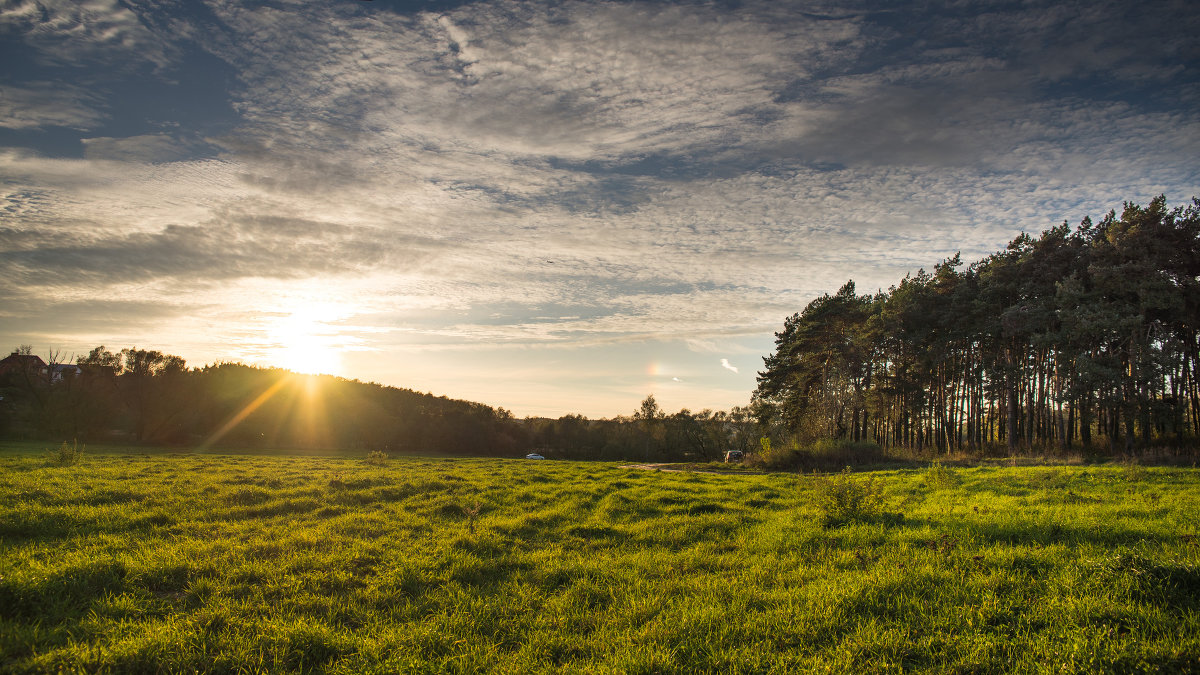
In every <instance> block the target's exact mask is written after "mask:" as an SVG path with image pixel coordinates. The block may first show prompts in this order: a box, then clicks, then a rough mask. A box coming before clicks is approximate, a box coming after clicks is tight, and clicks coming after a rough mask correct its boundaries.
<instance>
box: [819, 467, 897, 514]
mask: <svg viewBox="0 0 1200 675" xmlns="http://www.w3.org/2000/svg"><path fill="white" fill-rule="evenodd" d="M817 506H819V507H820V508H821V511H822V513H823V515H824V519H825V525H826V526H831V525H842V524H845V523H849V522H852V521H869V520H874V519H877V518H879V517H881V516H883V515H884V511H883V481H882V480H879V479H877V478H875V477H874V476H855V475H854V474H853V473H852V472H851V470H850V467H846V468H845V469H842V471H841V472H840V473H836V474H833V475H832V476H827V477H824V478H820V479H818V481H817Z"/></svg>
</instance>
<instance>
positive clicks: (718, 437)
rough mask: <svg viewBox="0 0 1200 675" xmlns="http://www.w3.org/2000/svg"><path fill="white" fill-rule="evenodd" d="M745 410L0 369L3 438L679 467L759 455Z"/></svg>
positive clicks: (140, 355)
mask: <svg viewBox="0 0 1200 675" xmlns="http://www.w3.org/2000/svg"><path fill="white" fill-rule="evenodd" d="M756 429H757V424H756V422H755V421H754V419H753V417H752V416H751V414H750V411H749V409H747V408H736V407H735V408H734V409H733V410H732V411H729V412H725V411H716V412H714V411H711V410H704V411H701V412H699V413H692V412H690V411H688V410H681V411H679V412H677V413H673V414H670V413H667V412H666V411H664V410H662V409H661V408H660V407H659V406H658V404H657V402H656V401H655V399H654V397H653V395H651V396H648V397H647V398H646V400H645V401H643V402H642V405H641V407H640V408H638V409H637V410H636V411H634V413H633V414H631V415H628V416H618V417H615V418H613V419H601V420H592V419H588V418H585V417H583V416H582V415H564V416H562V417H560V418H558V419H546V418H526V419H517V418H515V417H514V416H513V415H512V413H510V412H509V411H507V410H505V409H504V408H493V407H491V406H487V405H484V404H481V403H473V402H470V401H462V400H455V399H449V398H446V397H444V396H434V395H432V394H424V393H420V392H416V391H412V390H409V389H401V388H397V387H390V386H384V385H381V384H376V383H373V382H371V383H366V382H360V381H357V380H347V379H343V378H338V377H333V376H329V375H321V376H316V375H300V374H297V373H293V372H290V371H286V370H281V369H277V368H259V367H254V366H247V365H243V364H240V363H217V364H213V365H206V366H203V367H199V368H188V367H187V364H186V362H185V360H184V359H183V358H181V357H179V356H175V355H172V354H166V353H164V352H161V351H158V350H148V349H137V348H127V349H122V350H120V351H119V352H114V351H110V350H108V349H106V348H105V347H103V346H100V347H96V348H95V349H93V350H91V352H89V353H88V354H87V355H85V356H82V357H79V358H77V359H74V360H73V362H72V361H71V360H63V359H61V358H60V354H58V353H56V352H52V353H50V354H49V355H48V358H47V359H46V360H42V359H41V358H40V357H37V356H35V355H33V353H32V347H29V346H26V345H22V346H21V347H19V348H18V349H17V350H15V351H14V352H13V354H12V355H11V356H10V357H9V358H7V359H4V360H3V361H2V362H0V437H5V438H10V439H27V440H31V439H40V440H70V439H76V440H79V441H84V442H108V443H131V444H135V445H136V444H144V445H158V446H162V445H166V446H179V447H187V448H196V447H218V448H248V449H252V448H272V449H301V450H331V451H343V452H369V451H374V450H377V451H380V452H384V453H389V454H404V453H417V454H426V453H439V454H454V455H476V456H478V455H493V456H519V455H521V454H524V453H526V452H530V451H537V452H540V453H542V454H544V455H546V456H548V457H553V458H562V459H606V460H629V461H648V462H649V461H653V462H659V461H675V460H713V459H720V458H721V457H722V456H723V455H724V453H725V451H726V450H730V449H743V450H749V449H750V448H752V447H756V443H757V438H758V437H757V430H756Z"/></svg>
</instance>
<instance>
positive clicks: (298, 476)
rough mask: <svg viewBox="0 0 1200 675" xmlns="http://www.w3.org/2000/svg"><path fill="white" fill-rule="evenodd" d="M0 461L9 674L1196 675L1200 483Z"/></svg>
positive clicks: (427, 465) (2, 637)
mask: <svg viewBox="0 0 1200 675" xmlns="http://www.w3.org/2000/svg"><path fill="white" fill-rule="evenodd" d="M874 476H875V479H876V481H877V483H878V482H880V481H881V482H882V485H883V486H884V490H885V492H884V496H885V503H884V511H885V513H883V514H882V515H880V516H877V517H874V518H866V519H864V520H849V521H847V522H845V524H842V525H837V526H835V525H827V524H826V523H825V521H824V518H823V516H824V512H823V511H822V510H821V508H820V507H819V505H818V500H817V497H818V493H819V490H818V487H819V484H820V482H821V481H822V480H827V479H821V478H816V477H812V476H797V475H785V474H766V475H715V474H700V473H668V472H656V471H643V470H630V469H622V468H620V467H619V466H617V465H614V464H603V463H567V462H531V461H523V460H522V461H518V460H491V459H489V460H484V459H478V460H476V459H468V460H464V459H392V460H387V461H386V462H383V463H382V464H380V465H377V464H371V463H368V462H366V461H364V460H363V459H353V458H345V457H327V458H321V457H288V456H247V455H238V456H220V455H190V454H170V453H160V454H153V455H139V454H136V453H126V454H104V455H101V454H94V453H86V454H85V455H84V457H83V459H82V461H81V462H79V463H78V464H74V465H59V464H57V463H55V462H53V461H51V460H50V459H49V458H48V457H47V456H46V455H44V454H39V453H29V452H16V451H12V450H9V451H6V452H3V453H0V671H2V672H15V673H20V672H46V671H58V670H65V671H72V670H81V671H87V672H105V671H111V672H195V671H200V672H262V671H284V670H287V671H307V672H337V673H363V672H380V673H384V672H387V673H391V672H439V673H440V672H463V673H474V672H506V673H526V672H539V671H567V672H598V673H670V672H713V673H743V672H745V673H750V672H780V673H784V672H788V673H790V672H857V673H866V672H900V671H905V672H909V671H918V672H919V671H925V672H938V673H941V672H960V673H966V672H982V673H990V672H1056V673H1057V672H1079V673H1085V672H1087V673H1090V672H1200V616H1198V611H1197V610H1198V608H1200V567H1198V565H1197V562H1198V560H1200V542H1198V540H1197V534H1198V533H1200V489H1198V488H1200V479H1198V474H1197V473H1196V472H1195V471H1194V470H1192V469H1166V468H1141V467H1136V466H1135V467H1124V466H1075V467H1019V468H994V467H993V468H974V469H955V470H948V471H945V470H943V471H922V470H908V471H884V472H878V473H876V474H874Z"/></svg>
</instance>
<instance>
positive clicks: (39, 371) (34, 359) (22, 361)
mask: <svg viewBox="0 0 1200 675" xmlns="http://www.w3.org/2000/svg"><path fill="white" fill-rule="evenodd" d="M9 373H25V374H27V375H45V374H46V362H45V361H43V360H42V357H40V356H35V355H33V354H19V353H17V352H13V353H12V354H9V355H8V356H6V357H4V358H3V359H0V376H2V375H8V374H9Z"/></svg>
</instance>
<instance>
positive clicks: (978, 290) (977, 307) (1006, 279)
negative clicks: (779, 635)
mask: <svg viewBox="0 0 1200 675" xmlns="http://www.w3.org/2000/svg"><path fill="white" fill-rule="evenodd" d="M1198 331H1200V200H1196V199H1193V200H1192V203H1191V204H1189V205H1187V206H1181V207H1177V208H1174V209H1168V208H1167V205H1166V199H1165V197H1162V196H1160V197H1158V198H1156V199H1154V200H1152V201H1151V202H1150V203H1149V204H1148V205H1147V206H1140V205H1137V204H1132V203H1126V204H1125V205H1124V208H1123V210H1122V212H1121V214H1120V215H1119V216H1118V215H1117V214H1116V212H1115V211H1113V212H1109V213H1108V214H1107V215H1106V216H1105V217H1104V218H1102V219H1101V220H1100V221H1099V222H1093V221H1092V220H1091V219H1090V218H1084V219H1083V221H1082V222H1081V223H1080V224H1079V226H1078V227H1075V228H1072V227H1070V226H1069V225H1068V224H1067V223H1065V222H1064V223H1063V224H1062V225H1061V226H1058V227H1054V228H1051V229H1049V230H1046V231H1045V232H1042V233H1041V235H1040V236H1038V237H1032V236H1029V235H1026V234H1022V235H1021V236H1019V237H1017V238H1016V239H1014V240H1012V241H1011V242H1010V243H1009V244H1008V246H1007V247H1006V248H1005V249H1004V250H1003V251H999V252H996V253H994V254H992V255H990V256H988V257H986V258H984V259H983V260H980V261H977V262H974V263H971V264H969V265H964V264H963V262H962V260H961V256H960V255H957V254H956V255H955V256H953V257H952V258H949V259H947V260H944V261H942V262H941V263H938V264H937V265H935V266H934V269H933V271H932V272H926V271H925V270H921V271H919V272H918V273H917V274H915V275H909V276H906V277H905V278H904V279H903V280H901V281H900V283H899V284H897V285H895V286H892V287H891V288H889V289H888V291H887V292H882V291H881V292H878V293H875V294H873V295H860V294H858V293H857V292H856V290H855V285H854V282H853V281H849V282H847V283H846V284H845V285H844V286H842V287H841V289H840V290H838V292H837V293H835V294H832V295H829V294H826V295H823V296H821V297H819V298H817V299H815V300H813V301H812V302H811V303H810V304H809V305H808V306H807V307H805V309H804V311H802V312H800V313H797V314H793V315H792V316H791V317H788V318H787V320H786V321H785V322H784V327H783V330H782V331H781V332H779V333H776V334H775V335H776V341H775V345H776V349H775V352H774V353H773V354H771V355H770V356H768V357H766V358H764V370H763V371H762V372H760V373H759V377H758V388H757V389H756V391H755V393H754V396H753V403H752V406H753V408H754V410H755V413H756V416H757V418H758V420H759V422H760V423H761V424H763V426H764V428H765V429H766V430H769V432H770V433H772V434H773V435H774V436H776V437H783V438H790V439H792V440H794V441H796V442H798V443H810V442H813V441H815V440H817V439H822V438H825V439H844V440H846V441H850V442H854V441H859V442H874V443H878V444H879V445H881V446H883V447H884V448H885V449H886V448H904V449H916V450H920V451H933V452H949V451H959V450H966V451H972V452H982V451H988V450H1002V451H1007V452H1010V453H1012V452H1016V451H1018V450H1031V449H1059V450H1068V449H1072V448H1075V449H1082V450H1084V451H1105V452H1111V453H1118V452H1125V453H1132V452H1136V451H1139V450H1141V449H1144V448H1147V447H1153V446H1159V445H1168V446H1169V445H1174V446H1182V445H1194V443H1195V441H1196V439H1197V438H1198V437H1200V388H1198V383H1200V342H1198V340H1197V338H1198V335H1200V333H1198Z"/></svg>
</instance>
